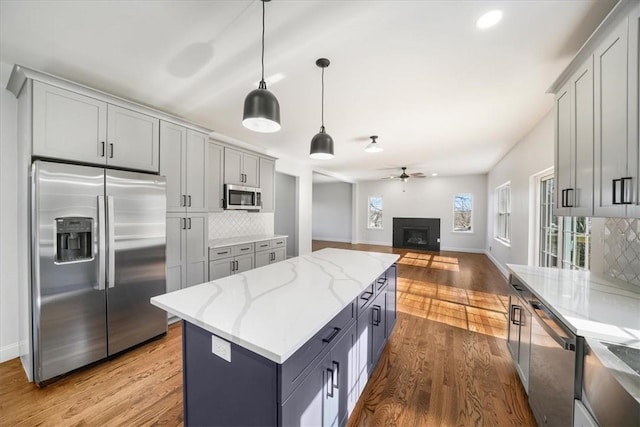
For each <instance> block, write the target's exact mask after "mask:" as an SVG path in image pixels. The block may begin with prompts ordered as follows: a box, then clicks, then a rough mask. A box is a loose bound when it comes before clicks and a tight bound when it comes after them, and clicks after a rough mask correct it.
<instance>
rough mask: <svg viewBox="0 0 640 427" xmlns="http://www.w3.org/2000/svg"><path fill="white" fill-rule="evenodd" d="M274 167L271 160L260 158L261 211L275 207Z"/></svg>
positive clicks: (268, 210)
mask: <svg viewBox="0 0 640 427" xmlns="http://www.w3.org/2000/svg"><path fill="white" fill-rule="evenodd" d="M275 168H276V163H275V162H274V161H273V160H269V159H264V158H262V157H261V158H260V190H262V195H261V197H262V198H261V201H262V212H273V210H274V209H275V184H274V183H275V173H276V171H275Z"/></svg>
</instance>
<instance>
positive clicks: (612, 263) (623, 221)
mask: <svg viewBox="0 0 640 427" xmlns="http://www.w3.org/2000/svg"><path fill="white" fill-rule="evenodd" d="M604 273H605V274H607V275H609V276H612V277H615V278H616V279H620V280H624V281H625V282H629V283H633V284H634V285H638V286H640V219H633V218H615V219H614V218H609V219H607V220H606V222H605V226H604Z"/></svg>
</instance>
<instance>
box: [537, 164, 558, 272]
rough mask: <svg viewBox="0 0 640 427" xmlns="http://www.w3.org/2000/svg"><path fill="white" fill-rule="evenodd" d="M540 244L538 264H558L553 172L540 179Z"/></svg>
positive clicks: (542, 265)
mask: <svg viewBox="0 0 640 427" xmlns="http://www.w3.org/2000/svg"><path fill="white" fill-rule="evenodd" d="M539 191H540V213H539V214H540V234H539V239H540V244H539V254H538V257H539V258H538V265H539V266H540V267H557V266H558V217H557V216H555V215H554V214H553V174H552V175H547V176H545V177H543V178H541V179H540V188H539Z"/></svg>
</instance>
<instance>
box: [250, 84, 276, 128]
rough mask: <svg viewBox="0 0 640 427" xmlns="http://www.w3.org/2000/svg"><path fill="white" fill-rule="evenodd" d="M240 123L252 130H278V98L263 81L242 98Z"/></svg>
mask: <svg viewBox="0 0 640 427" xmlns="http://www.w3.org/2000/svg"><path fill="white" fill-rule="evenodd" d="M242 124H243V125H244V127H246V128H247V129H251V130H252V131H254V132H264V133H269V132H277V131H279V130H280V104H279V103H278V99H277V98H276V97H275V96H274V95H273V94H272V93H271V92H269V90H267V85H266V83H265V82H264V81H261V82H260V86H259V87H258V89H254V90H252V91H251V92H249V95H247V97H246V98H245V99H244V115H243V120H242Z"/></svg>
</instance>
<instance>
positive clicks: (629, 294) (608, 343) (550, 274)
mask: <svg viewBox="0 0 640 427" xmlns="http://www.w3.org/2000/svg"><path fill="white" fill-rule="evenodd" d="M507 267H508V269H509V271H510V272H511V273H512V274H513V275H514V276H515V277H517V278H518V279H519V280H520V281H521V282H523V284H525V285H526V287H527V288H528V289H529V290H530V291H531V292H532V293H533V294H534V295H535V296H536V297H537V298H539V299H540V300H541V302H542V303H543V304H545V306H546V307H547V308H549V310H551V311H552V312H553V314H555V315H556V316H558V317H559V318H560V319H561V320H562V322H563V323H564V324H565V325H566V326H567V327H568V328H569V329H570V330H571V331H573V332H574V333H575V334H576V335H580V336H583V337H584V338H585V340H586V342H587V345H588V346H589V348H590V349H591V350H592V351H593V352H594V353H595V354H596V356H597V357H598V359H599V360H600V361H601V363H602V364H603V365H604V366H605V367H606V368H607V369H608V370H609V372H610V373H611V374H612V375H613V376H614V378H615V379H616V380H617V381H618V382H619V383H620V385H622V387H624V389H625V390H626V391H627V392H628V393H629V394H630V395H631V396H633V397H634V398H635V399H636V400H637V401H639V402H640V374H639V373H638V370H639V369H640V366H638V357H639V356H640V289H639V288H638V287H636V286H634V285H632V284H629V283H627V282H623V281H621V280H617V279H614V278H610V277H605V276H601V275H597V274H593V273H591V272H588V271H577V270H563V269H558V268H545V267H533V266H526V265H513V264H507Z"/></svg>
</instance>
